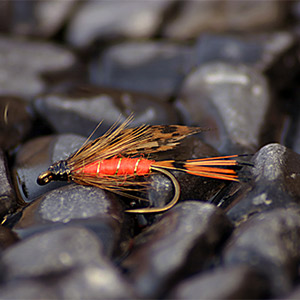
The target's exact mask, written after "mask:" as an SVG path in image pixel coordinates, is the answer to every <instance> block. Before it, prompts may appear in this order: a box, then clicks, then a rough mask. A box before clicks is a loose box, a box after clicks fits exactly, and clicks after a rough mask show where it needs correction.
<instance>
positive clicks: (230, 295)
mask: <svg viewBox="0 0 300 300" xmlns="http://www.w3.org/2000/svg"><path fill="white" fill-rule="evenodd" d="M268 288H269V285H268V282H267V280H266V278H265V277H263V276H262V275H261V274H260V273H259V272H257V271H255V270H254V269H252V268H251V267H249V266H246V265H238V266H233V267H227V268H223V267H221V268H217V269H215V270H212V271H209V272H204V273H201V274H199V275H196V276H193V277H191V278H189V279H186V280H184V281H182V282H180V283H179V284H178V286H176V288H175V289H174V290H173V291H172V292H171V293H170V294H168V297H167V298H168V299H265V298H267V297H268V296H269V295H268Z"/></svg>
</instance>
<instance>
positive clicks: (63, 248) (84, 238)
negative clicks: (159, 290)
mask: <svg viewBox="0 0 300 300" xmlns="http://www.w3.org/2000/svg"><path fill="white" fill-rule="evenodd" d="M3 262H4V265H5V267H6V270H7V271H6V274H5V277H6V284H7V285H8V284H11V286H12V285H13V283H14V281H15V280H16V279H19V280H23V284H24V283H25V282H26V281H25V280H34V281H33V284H34V283H35V284H37V286H36V287H35V289H36V288H38V287H39V286H38V283H39V282H43V281H45V280H46V278H48V279H49V280H50V279H51V285H50V286H48V287H50V294H49V297H51V296H53V294H54V295H57V296H56V297H55V298H58V299H71V298H72V299H81V298H79V297H78V295H80V294H81V295H84V298H93V299H108V298H130V297H133V293H131V292H130V286H129V284H128V283H126V281H125V280H124V279H123V278H122V276H121V274H120V273H119V272H118V271H117V269H116V268H115V267H114V266H113V265H112V264H111V263H110V262H109V261H108V260H106V258H105V257H104V256H103V254H102V244H101V243H100V242H99V240H98V239H97V238H96V236H95V235H94V234H92V233H91V232H90V231H88V230H86V229H84V228H82V227H74V226H73V227H72V226H68V227H66V228H63V229H57V230H51V231H47V232H43V233H40V234H37V235H35V236H33V237H31V238H28V239H26V240H24V241H22V242H20V243H18V244H17V245H15V246H13V247H11V248H10V249H8V250H6V251H5V252H4V253H3ZM41 279H43V280H41ZM21 283H22V282H21ZM115 285H116V286H115ZM21 287H22V285H21ZM23 288H24V286H23ZM19 289H20V287H19ZM19 289H18V290H19ZM6 293H7V294H8V295H9V294H14V293H12V291H10V290H8V291H6ZM6 293H5V289H4V295H5V294H6ZM15 293H16V292H15ZM45 293H47V289H45ZM97 293H99V294H97ZM26 294H27V293H26ZM26 294H25V295H26ZM43 294H44V293H43ZM46 298H47V299H48V297H47V296H46Z"/></svg>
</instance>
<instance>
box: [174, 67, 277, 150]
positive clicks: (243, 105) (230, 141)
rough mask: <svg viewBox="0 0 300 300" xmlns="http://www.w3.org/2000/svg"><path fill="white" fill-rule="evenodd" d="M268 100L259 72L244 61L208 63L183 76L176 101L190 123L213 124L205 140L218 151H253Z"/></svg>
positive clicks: (266, 109) (269, 99) (264, 82)
mask: <svg viewBox="0 0 300 300" xmlns="http://www.w3.org/2000/svg"><path fill="white" fill-rule="evenodd" d="M270 103H271V98H270V94H269V89H268V86H267V82H266V80H265V78H264V77H263V76H262V75H261V74H260V73H258V72H257V71H255V70H254V69H252V68H249V67H247V66H245V65H234V66H233V65H230V64H226V63H210V64H206V65H203V66H201V67H199V68H197V69H196V70H195V71H194V72H192V73H191V74H190V75H189V76H188V77H187V78H186V81H185V83H184V84H183V87H182V90H181V92H180V94H179V96H178V99H177V103H176V105H177V107H179V108H180V109H182V110H183V111H184V112H186V114H187V116H188V117H187V118H186V119H188V120H189V122H191V123H192V124H197V125H202V124H204V125H205V126H207V127H211V128H216V129H215V130H212V131H210V132H208V133H207V135H205V136H204V141H206V142H207V143H208V144H211V145H213V146H214V147H215V148H216V149H217V150H218V151H219V152H220V153H234V154H237V153H243V152H246V153H253V151H255V150H256V149H258V148H259V147H260V146H261V143H262V141H261V132H262V128H263V125H264V124H265V116H266V113H267V111H268V107H269V105H270ZM273 130H274V129H273Z"/></svg>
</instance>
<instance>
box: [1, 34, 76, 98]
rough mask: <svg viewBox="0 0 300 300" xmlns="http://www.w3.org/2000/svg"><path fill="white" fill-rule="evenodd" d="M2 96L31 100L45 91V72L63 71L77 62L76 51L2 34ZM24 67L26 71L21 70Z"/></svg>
mask: <svg viewBox="0 0 300 300" xmlns="http://www.w3.org/2000/svg"><path fill="white" fill-rule="evenodd" d="M0 56H1V57H2V59H1V61H0V69H1V70H2V76H1V80H0V95H13V96H14V95H16V96H21V97H24V98H28V99H31V97H33V96H35V95H37V94H38V93H41V92H43V91H44V90H45V87H46V85H45V83H44V82H43V80H42V79H41V77H40V74H41V73H42V72H45V71H47V72H54V71H61V70H64V69H66V68H70V67H71V66H72V65H74V64H75V57H74V56H73V54H72V53H71V52H69V51H67V50H66V49H63V48H62V47H59V46H56V45H54V44H50V43H45V42H31V41H30V42H29V41H26V40H21V39H16V38H14V39H13V38H8V37H3V36H2V37H0ZM20 70H22V71H20Z"/></svg>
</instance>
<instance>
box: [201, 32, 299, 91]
mask: <svg viewBox="0 0 300 300" xmlns="http://www.w3.org/2000/svg"><path fill="white" fill-rule="evenodd" d="M295 42H296V41H295V37H294V36H293V35H292V34H291V33H290V32H284V31H282V32H274V33H263V34H250V35H247V36H244V35H241V34H231V35H223V34H203V35H201V36H200V37H199V39H198V40H197V44H196V48H197V51H196V56H197V64H198V65H202V64H206V63H209V62H216V61H218V62H225V63H233V64H236V63H243V64H246V65H247V66H249V67H254V68H255V69H257V70H258V71H261V72H264V73H266V74H267V75H269V76H270V77H271V80H272V79H275V78H273V77H272V74H273V73H274V72H275V71H276V69H277V68H278V67H279V69H280V71H281V72H283V71H284V69H286V70H285V71H284V73H285V74H286V75H287V77H286V76H284V80H286V79H287V78H289V80H290V79H291V75H292V74H295V71H294V72H291V70H292V69H295V68H296V66H297V65H298V64H299V63H297V62H296V61H295V62H294V63H292V62H291V53H294V56H295V51H294V48H295ZM287 57H289V58H290V59H288V60H287ZM281 58H284V60H285V61H284V60H283V59H281ZM278 61H279V62H280V64H279V62H278ZM279 69H278V70H277V71H279ZM281 75H282V74H281ZM282 79H283V78H282V76H281V81H282ZM272 81H273V80H272ZM278 83H279V82H278ZM273 88H276V89H277V88H278V87H277V86H276V87H273Z"/></svg>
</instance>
